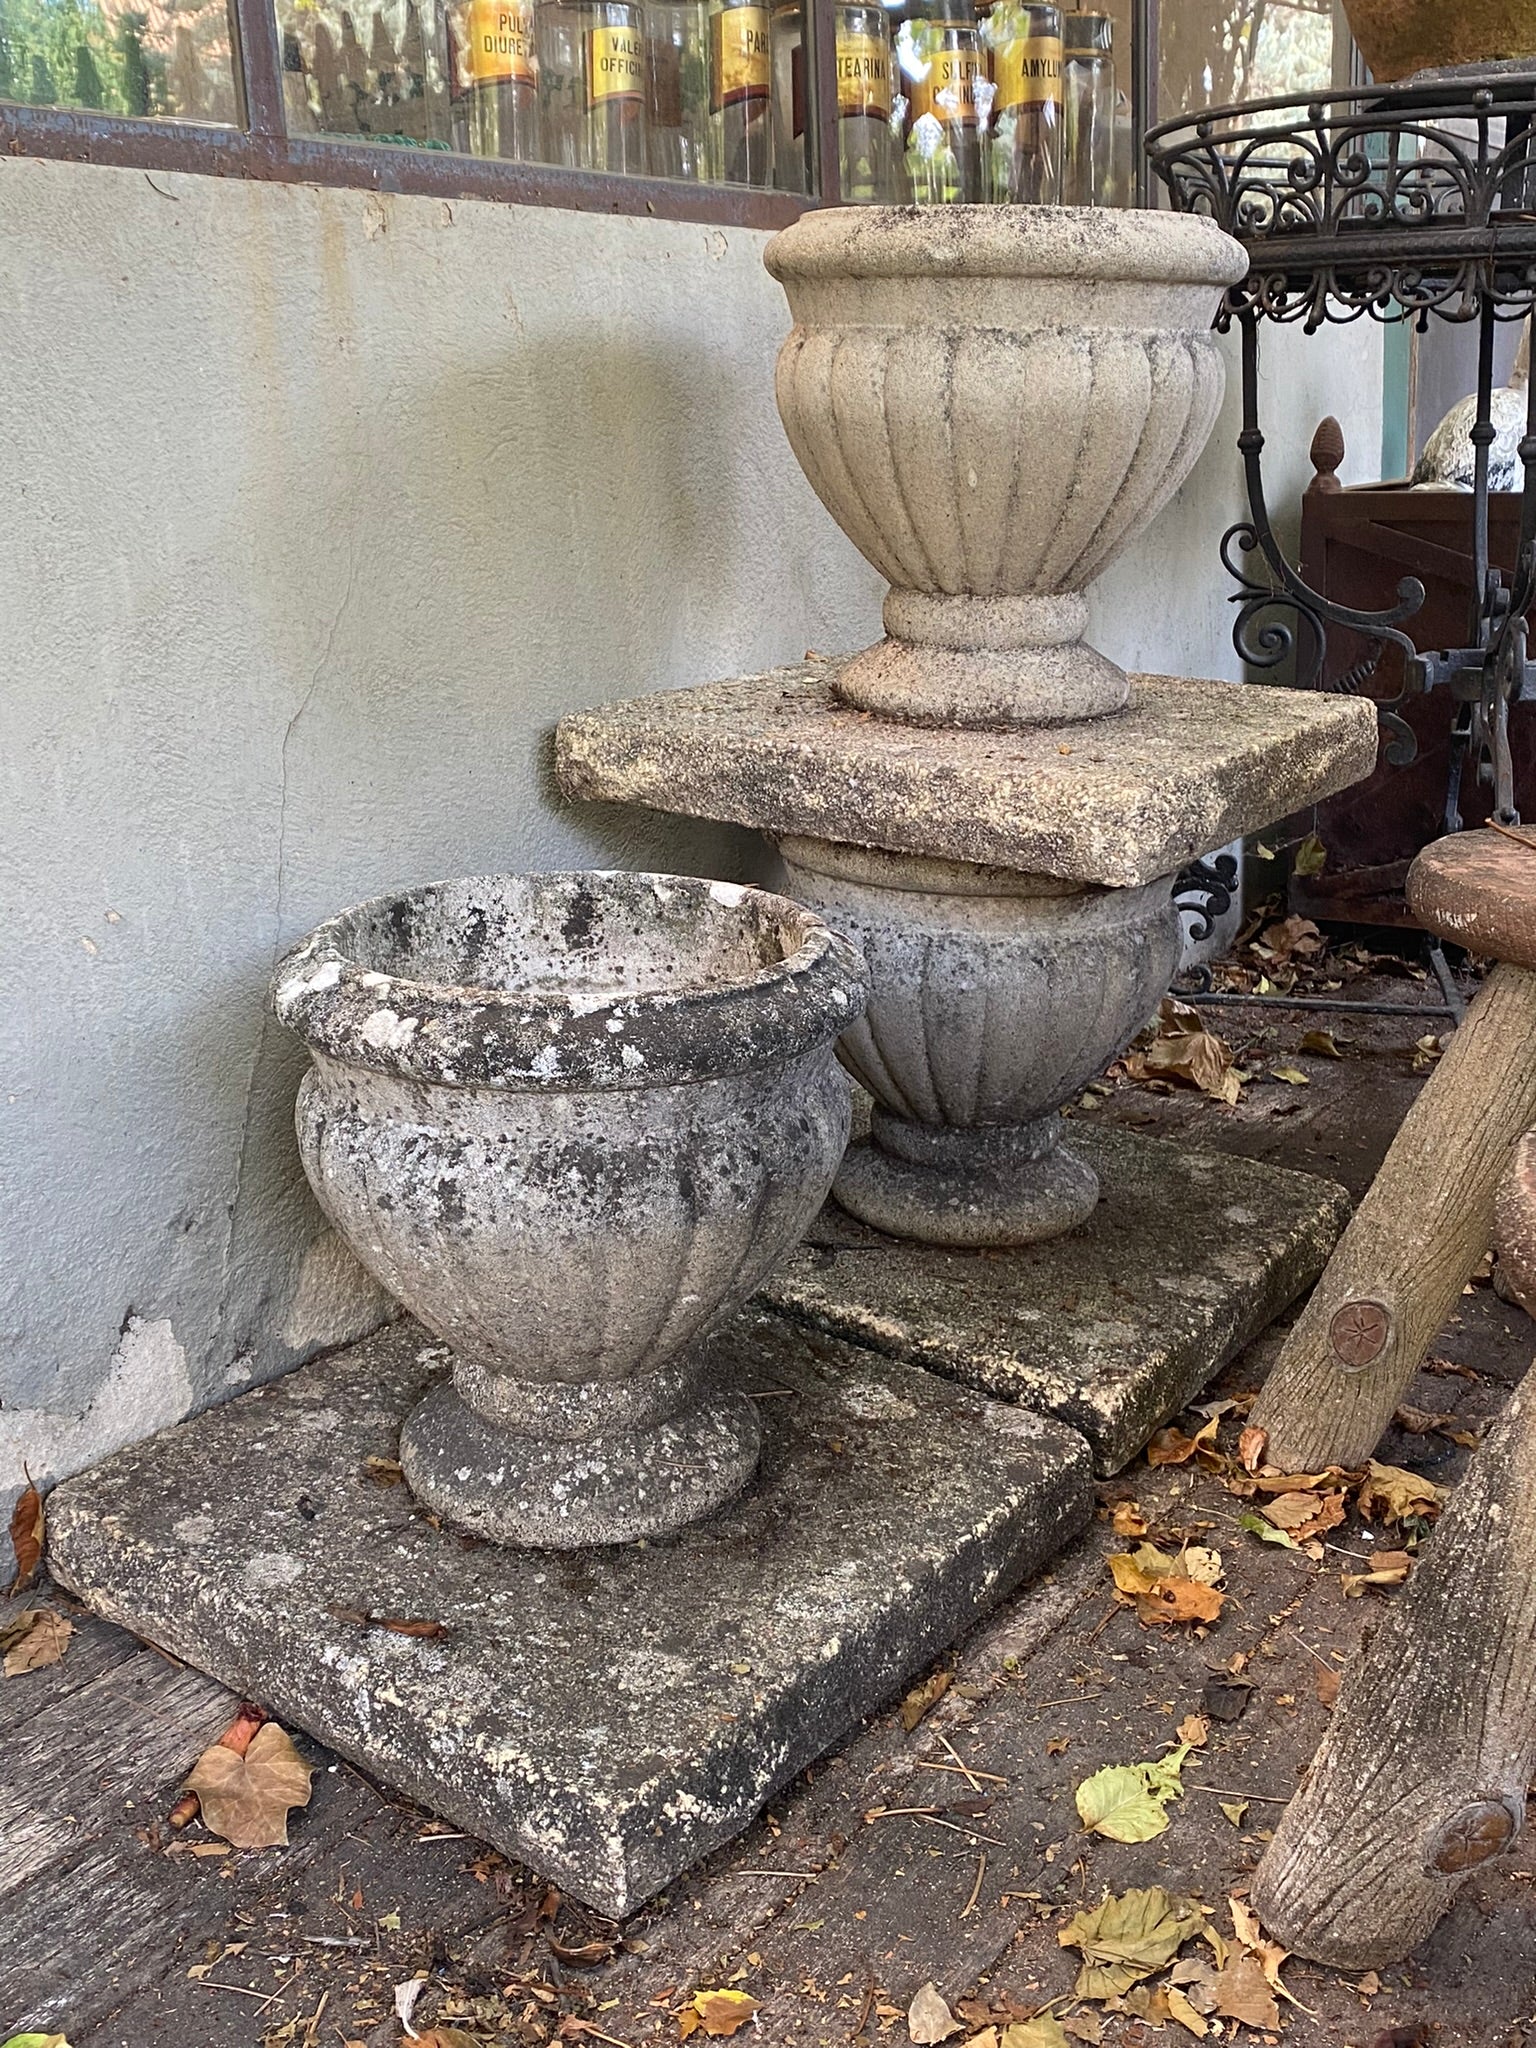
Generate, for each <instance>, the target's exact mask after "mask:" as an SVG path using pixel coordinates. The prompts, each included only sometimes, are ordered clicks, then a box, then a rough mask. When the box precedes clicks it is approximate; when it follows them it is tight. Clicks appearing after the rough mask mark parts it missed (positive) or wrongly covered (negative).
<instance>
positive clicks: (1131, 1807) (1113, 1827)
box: [1076, 1764, 1168, 1842]
mask: <svg viewBox="0 0 1536 2048" xmlns="http://www.w3.org/2000/svg"><path fill="white" fill-rule="evenodd" d="M1076 1797H1077V1810H1078V1813H1079V1814H1080V1815H1081V1817H1082V1822H1083V1826H1084V1827H1085V1828H1088V1829H1089V1830H1090V1831H1091V1832H1092V1833H1093V1834H1096V1835H1107V1836H1108V1837H1109V1839H1110V1840H1111V1841H1112V1842H1150V1841H1151V1839H1152V1837H1153V1836H1154V1835H1160V1834H1162V1832H1163V1830H1164V1829H1165V1828H1166V1827H1167V1825H1168V1816H1167V1814H1166V1813H1165V1812H1164V1811H1163V1807H1162V1802H1161V1801H1160V1800H1157V1799H1154V1798H1153V1797H1152V1794H1151V1793H1150V1792H1149V1791H1148V1790H1147V1781H1146V1779H1145V1778H1144V1777H1143V1776H1142V1774H1141V1770H1140V1768H1139V1766H1137V1765H1135V1764H1111V1765H1109V1766H1108V1768H1107V1769H1105V1770H1102V1771H1096V1772H1095V1773H1094V1775H1093V1776H1092V1777H1091V1778H1086V1779H1084V1781H1083V1783H1082V1784H1081V1785H1079V1786H1078V1788H1077V1794H1076Z"/></svg>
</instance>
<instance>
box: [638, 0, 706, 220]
mask: <svg viewBox="0 0 1536 2048" xmlns="http://www.w3.org/2000/svg"><path fill="white" fill-rule="evenodd" d="M643 4H644V9H645V48H646V57H647V60H648V66H649V72H650V80H649V91H650V129H651V134H650V161H651V170H652V172H653V173H654V174H655V176H656V177H658V178H689V179H699V178H704V177H707V176H708V174H709V7H708V0H643Z"/></svg>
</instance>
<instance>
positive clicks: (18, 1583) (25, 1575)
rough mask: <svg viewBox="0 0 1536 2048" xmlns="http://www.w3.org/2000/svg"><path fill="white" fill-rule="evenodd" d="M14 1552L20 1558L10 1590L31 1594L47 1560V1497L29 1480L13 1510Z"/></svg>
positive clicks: (12, 1532) (16, 1558)
mask: <svg viewBox="0 0 1536 2048" xmlns="http://www.w3.org/2000/svg"><path fill="white" fill-rule="evenodd" d="M11 1554H12V1556H13V1557H14V1558H15V1560H16V1572H15V1576H14V1577H13V1578H12V1580H11V1584H10V1592H11V1597H12V1598H13V1599H14V1598H15V1596H16V1595H17V1594H18V1593H30V1592H31V1590H32V1586H33V1583H34V1581H35V1580H36V1578H37V1568H38V1566H39V1565H40V1564H41V1563H42V1561H43V1497H42V1495H41V1494H40V1493H39V1492H38V1490H37V1488H36V1487H35V1486H34V1485H33V1484H32V1482H31V1480H30V1479H29V1480H28V1481H27V1483H26V1485H25V1486H24V1487H23V1488H22V1491H21V1497H20V1498H19V1499H18V1501H17V1502H16V1505H15V1507H14V1508H13V1509H12V1510H11Z"/></svg>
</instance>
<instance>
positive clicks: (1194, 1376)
mask: <svg viewBox="0 0 1536 2048" xmlns="http://www.w3.org/2000/svg"><path fill="white" fill-rule="evenodd" d="M1065 1142H1066V1143H1067V1145H1068V1146H1070V1148H1071V1149H1072V1150H1073V1151H1074V1152H1076V1153H1077V1154H1078V1155H1079V1156H1080V1157H1081V1158H1083V1159H1085V1160H1086V1161H1087V1163H1088V1164H1089V1165H1090V1166H1091V1167H1093V1168H1094V1170H1095V1171H1096V1172H1097V1173H1098V1175H1099V1177H1100V1181H1101V1183H1102V1187H1103V1194H1102V1196H1101V1199H1100V1201H1099V1206H1098V1208H1097V1209H1096V1210H1095V1211H1094V1213H1093V1215H1092V1217H1091V1218H1090V1219H1089V1221H1088V1222H1087V1223H1085V1224H1084V1225H1082V1226H1081V1228H1079V1229H1077V1230H1073V1231H1069V1232H1068V1233H1067V1235H1066V1236H1064V1237H1058V1238H1054V1239H1052V1240H1050V1241H1049V1242H1048V1243H1045V1244H1034V1245H1025V1246H1022V1247H1020V1248H1018V1249H1016V1250H1012V1249H1010V1250H990V1251H950V1250H945V1249H943V1248H942V1247H939V1246H934V1245H923V1244H914V1243H908V1242H906V1241H904V1240H902V1239H899V1238H894V1237H885V1236H883V1235H882V1234H881V1233H880V1232H879V1231H876V1230H870V1229H868V1228H867V1227H866V1226H865V1225H864V1224H862V1223H858V1222H855V1221H854V1219H853V1218H852V1217H851V1216H849V1215H847V1214H846V1213H845V1212H844V1211H843V1210H841V1209H839V1208H838V1207H837V1206H836V1204H835V1203H832V1202H829V1203H828V1204H827V1206H826V1208H825V1209H824V1210H823V1211H822V1214H821V1216H820V1218H819V1219H818V1221H817V1223H816V1224H815V1226H814V1227H813V1229H812V1231H811V1233H810V1236H809V1237H808V1238H807V1240H806V1242H805V1243H803V1244H802V1245H800V1246H799V1247H798V1248H797V1249H796V1250H795V1251H794V1252H792V1253H791V1254H790V1256H789V1257H788V1258H787V1259H785V1260H784V1261H783V1262H782V1263H781V1264H780V1265H779V1266H778V1268H777V1269H776V1270H775V1272H774V1273H773V1275H772V1277H771V1278H770V1279H769V1280H768V1281H767V1283H766V1284H765V1285H764V1286H763V1287H762V1288H761V1289H760V1290H759V1294H758V1299H759V1300H760V1301H764V1302H767V1303H768V1304H769V1305H770V1306H771V1307H773V1308H776V1309H778V1310H779V1311H780V1312H781V1313H783V1314H785V1315H789V1316H793V1317H796V1318H797V1319H798V1320H800V1321H802V1322H806V1323H810V1324H812V1325H814V1326H815V1327H816V1328H817V1329H821V1330H827V1331H831V1332H833V1333H834V1334H836V1335H837V1336H839V1337H846V1338H850V1339H852V1341H853V1342H855V1343H857V1344H865V1345H868V1346H869V1347H870V1348H871V1349H873V1350H876V1351H881V1352H884V1353H886V1354H887V1355H888V1356H891V1357H895V1358H903V1359H908V1360H910V1361H911V1362H912V1363H914V1364H916V1365H923V1366H927V1367H929V1368H930V1369H931V1370H932V1371H934V1372H940V1373H947V1374H948V1375H950V1376H951V1377H952V1378H954V1379H958V1380H963V1381H965V1382H966V1383H967V1384H968V1385H970V1386H973V1387H979V1388H982V1389H983V1390H984V1391H985V1392H987V1393H989V1394H999V1395H1002V1396H1004V1397H1006V1398H1007V1399H1008V1400H1011V1401H1021V1402H1024V1403H1025V1404H1026V1405H1027V1406H1029V1407H1031V1408H1034V1409H1037V1410H1038V1411H1039V1412H1040V1413H1041V1414H1043V1415H1053V1416H1055V1417H1056V1419H1057V1420H1058V1421H1060V1422H1067V1423H1070V1424H1071V1425H1072V1426H1073V1427H1074V1428H1075V1429H1080V1430H1081V1431H1082V1432H1083V1434H1084V1436H1086V1437H1087V1439H1088V1441H1089V1442H1090V1443H1091V1444H1092V1446H1093V1454H1094V1463H1095V1466H1096V1468H1097V1470H1098V1471H1099V1472H1100V1473H1104V1474H1108V1473H1113V1472H1118V1471H1119V1470H1120V1468H1121V1467H1122V1466H1123V1465H1125V1464H1127V1463H1128V1462H1129V1461H1130V1459H1132V1458H1133V1457H1135V1455H1136V1453H1137V1452H1138V1451H1139V1450H1140V1449H1141V1447H1142V1445H1143V1444H1144V1443H1145V1442H1146V1441H1147V1438H1148V1437H1149V1436H1150V1435H1151V1434H1152V1432H1153V1430H1154V1429H1156V1428H1157V1426H1158V1424H1159V1423H1162V1422H1166V1421H1167V1419H1168V1417H1169V1416H1170V1415H1176V1414H1177V1413H1178V1412H1179V1410H1180V1409H1181V1408H1182V1407H1184V1406H1185V1404H1186V1403H1187V1402H1188V1401H1190V1400H1191V1399H1192V1398H1193V1396H1194V1395H1195V1394H1196V1393H1198V1392H1199V1390H1200V1388H1201V1387H1203V1386H1204V1385H1205V1384H1206V1382H1207V1381H1208V1380H1209V1379H1210V1378H1211V1377H1212V1376H1213V1375H1214V1374H1215V1373H1216V1372H1218V1371H1219V1370H1220V1368H1221V1367H1222V1366H1223V1365H1224V1364H1225V1363H1226V1361H1227V1360H1228V1359H1229V1358H1231V1357H1232V1356H1233V1354H1234V1353H1235V1352H1237V1351H1239V1350H1240V1349H1241V1348H1242V1346H1243V1345H1244V1344H1246V1343H1248V1342H1249V1340H1250V1339H1251V1338H1253V1337H1256V1336H1257V1335H1258V1333H1259V1332H1260V1330H1262V1329H1263V1328H1264V1327H1265V1325H1266V1324H1268V1323H1269V1322H1271V1321H1273V1319H1274V1317H1275V1316H1277V1315H1278V1314H1279V1312H1280V1310H1281V1309H1283V1308H1284V1307H1285V1306H1286V1304H1287V1303H1288V1302H1290V1301H1292V1300H1293V1299H1294V1298H1295V1296H1296V1295H1298V1294H1299V1293H1300V1292H1301V1291H1302V1289H1303V1288H1305V1287H1310V1286H1311V1284H1312V1282H1313V1281H1314V1280H1315V1279H1316V1278H1317V1276H1318V1274H1319V1273H1320V1272H1321V1271H1322V1269H1323V1267H1324V1265H1325V1264H1326V1263H1327V1260H1328V1254H1329V1252H1330V1251H1331V1250H1332V1249H1333V1245H1334V1242H1335V1240H1336V1239H1337V1237H1338V1235H1339V1233H1340V1231H1341V1230H1342V1229H1343V1228H1344V1225H1345V1223H1346V1222H1347V1221H1348V1218H1349V1214H1350V1200H1349V1195H1348V1192H1347V1191H1346V1190H1345V1189H1344V1188H1342V1187H1340V1186H1339V1185H1338V1184H1337V1182H1335V1181H1331V1180H1323V1179H1320V1178H1317V1177H1315V1176H1313V1175H1312V1174H1309V1173H1295V1172H1292V1171H1290V1170H1289V1169H1288V1168H1285V1167H1279V1166H1266V1165H1261V1164H1260V1163H1258V1162H1257V1161H1255V1160H1251V1159H1238V1158H1234V1157H1232V1156H1231V1155H1230V1154H1227V1153H1220V1152H1192V1151H1186V1150H1184V1149H1183V1148H1182V1147H1181V1146H1176V1145H1170V1144H1168V1143H1166V1142H1165V1141H1163V1140H1161V1139H1158V1138H1141V1137H1137V1136H1136V1135H1135V1133H1134V1132H1131V1131H1123V1130H1116V1129H1114V1128H1113V1127H1111V1126H1109V1125H1095V1124H1093V1123H1091V1122H1090V1121H1089V1120H1088V1119H1087V1118H1082V1117H1079V1118H1074V1119H1073V1120H1072V1121H1071V1122H1070V1123H1069V1124H1068V1125H1067V1129H1066V1137H1065Z"/></svg>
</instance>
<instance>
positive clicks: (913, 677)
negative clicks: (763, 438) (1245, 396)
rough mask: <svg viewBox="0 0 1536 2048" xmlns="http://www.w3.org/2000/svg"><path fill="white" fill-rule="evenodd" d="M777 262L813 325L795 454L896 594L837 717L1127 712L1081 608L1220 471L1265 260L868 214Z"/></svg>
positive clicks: (1161, 244) (1006, 718) (1074, 221)
mask: <svg viewBox="0 0 1536 2048" xmlns="http://www.w3.org/2000/svg"><path fill="white" fill-rule="evenodd" d="M766 262H767V265H768V268H769V270H770V271H771V272H772V273H773V275H774V276H775V277H776V278H778V280H779V281H780V283H781V284H782V285H783V287H784V290H785V293H786V294H787V296H788V299H789V304H790V310H791V312H792V313H793V315H794V320H795V326H794V331H793V332H792V333H791V335H790V336H789V339H788V340H787V341H786V342H785V344H784V346H783V348H782V350H781V351H780V354H779V362H778V371H777V392H778V401H779V413H780V416H781V417H782V419H783V421H784V428H785V432H786V433H787V434H788V436H789V440H790V445H791V446H792V447H793V449H794V451H795V454H796V456H797V457H798V458H799V461H800V464H801V466H802V468H803V469H804V470H805V473H806V475H807V476H808V477H809V479H810V481H811V483H812V485H813V486H814V488H815V490H816V493H817V495H818V497H819V498H820V499H821V501H822V503H823V504H824V505H825V506H826V508H827V510H828V511H829V512H830V513H831V514H832V517H833V518H834V519H835V520H836V521H837V523H838V525H839V526H841V527H842V529H843V531H844V532H845V533H846V534H847V535H848V537H849V539H850V540H851V541H852V542H853V544H854V546H855V547H857V548H858V549H859V551H860V553H861V554H863V555H864V556H865V557H866V558H867V559H868V560H869V561H870V562H872V563H873V564H874V566H875V568H877V569H878V570H879V571H880V573H881V575H882V576H884V577H885V578H886V579H887V581H888V582H889V583H890V585H891V589H890V593H889V595H888V596H887V598H886V600H885V628H886V634H887V637H886V638H885V639H884V640H882V641H880V642H879V643H877V644H876V645H875V646H873V647H867V648H865V649H863V650H862V652H860V653H857V654H855V655H853V656H852V657H851V658H849V659H848V660H846V661H843V662H840V663H839V664H838V667H837V671H836V674H835V677H834V680H833V687H834V689H835V690H836V692H837V693H838V694H839V695H840V696H841V697H842V698H843V699H844V700H845V701H846V702H848V703H850V704H855V705H858V706H860V707H861V708H863V709H865V710H870V711H878V712H882V713H887V714H889V715H891V716H894V717H899V718H905V719H911V720H915V721H918V722H920V723H930V724H960V725H997V724H1039V723H1042V722H1046V721H1053V720H1062V719H1074V718H1083V717H1092V716H1094V715H1096V714H1098V713H1101V712H1106V711H1114V710H1116V709H1118V708H1119V707H1120V706H1121V705H1123V704H1124V703H1125V701H1126V691H1127V681H1126V677H1125V674H1124V672H1123V671H1122V670H1121V669H1120V668H1118V667H1117V666H1116V665H1115V663H1114V662H1112V661H1110V660H1109V659H1108V658H1107V657H1106V656H1104V655H1103V654H1100V653H1099V652H1098V651H1097V650H1096V649H1094V648H1092V647H1090V646H1088V645H1087V644H1086V642H1085V641H1084V640H1083V638H1082V634H1083V630H1084V627H1085V625H1086V624H1087V616H1088V614H1087V606H1086V604H1085V603H1084V599H1083V592H1084V590H1085V589H1086V588H1087V586H1088V585H1089V583H1091V582H1092V580H1093V579H1094V577H1096V576H1098V575H1100V574H1101V573H1102V572H1103V570H1105V569H1106V568H1107V567H1108V566H1109V564H1110V563H1111V562H1112V561H1113V560H1114V559H1115V557H1116V556H1117V555H1118V554H1119V552H1120V550H1121V549H1122V548H1123V547H1124V545H1125V543H1126V542H1127V541H1128V540H1129V539H1130V538H1131V536H1132V535H1134V534H1136V533H1138V532H1140V531H1141V529H1142V528H1143V527H1144V526H1145V525H1146V523H1147V521H1148V520H1149V519H1151V518H1153V517H1154V516H1155V514H1156V513H1157V512H1158V511H1159V510H1160V509H1161V507H1162V506H1163V505H1165V504H1166V503H1167V501H1168V499H1169V498H1170V497H1171V496H1172V495H1173V493H1174V491H1175V490H1177V488H1178V486H1179V485H1180V484H1181V483H1182V482H1183V480H1184V478H1185V477H1186V476H1187V475H1188V473H1189V470H1190V468H1191V466H1192V465H1193V463H1194V461H1195V459H1196V457H1197V456H1198V455H1199V453H1200V451H1201V449H1202V448H1203V447H1204V446H1205V443H1206V439H1207V437H1208V436H1209V434H1210V431H1211V428H1212V426H1213V425H1214V424H1215V420H1216V413H1217V409H1218V407H1219V406H1220V403H1221V396H1222V388H1223V376H1224V371H1223V363H1222V358H1221V356H1220V354H1219V353H1218V350H1217V344H1216V341H1215V337H1214V336H1213V335H1212V333H1211V321H1212V319H1213V317H1214V315H1215V313H1216V309H1217V306H1218V305H1219V303H1220V299H1221V295H1222V292H1223V290H1224V289H1225V287H1226V286H1227V285H1229V284H1232V283H1234V282H1236V280H1237V279H1238V278H1240V277H1241V276H1242V275H1243V272H1244V271H1245V270H1246V268H1247V257H1246V256H1245V254H1244V253H1243V251H1242V249H1241V248H1239V246H1238V245H1237V243H1236V242H1234V241H1233V240H1231V238H1230V237H1228V236H1226V235H1224V234H1222V233H1221V231H1220V230H1219V229H1218V228H1217V227H1215V225H1214V224H1213V223H1211V222H1209V221H1206V220H1198V219H1194V218H1192V217H1190V216H1188V215H1173V214H1159V213H1137V212H1116V211H1113V210H1107V209H1101V208H1075V207H1073V208H1067V207H1063V208H1056V207H1013V206H1002V207H999V206H952V207H930V208H915V207H901V208H897V207H846V208H835V209H830V210H827V211H824V212H814V213H808V214H806V215H804V216H803V217H802V218H801V219H800V220H799V221H797V222H796V223H795V224H794V226H793V227H790V228H787V229H785V231H784V232H783V233H782V234H780V235H776V236H775V237H774V239H773V241H772V242H771V243H770V244H769V247H768V251H767V256H766Z"/></svg>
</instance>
